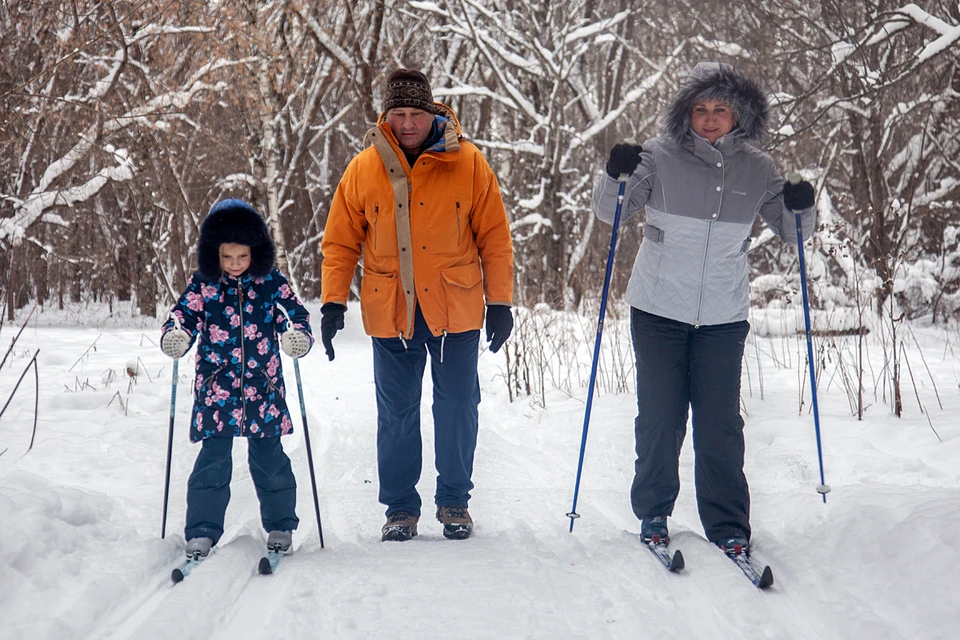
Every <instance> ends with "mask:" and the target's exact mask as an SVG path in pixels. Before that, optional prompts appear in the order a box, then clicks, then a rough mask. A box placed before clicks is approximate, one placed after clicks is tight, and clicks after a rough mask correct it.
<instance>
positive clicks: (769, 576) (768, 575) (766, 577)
mask: <svg viewBox="0 0 960 640" xmlns="http://www.w3.org/2000/svg"><path fill="white" fill-rule="evenodd" d="M770 586H773V570H772V569H770V567H764V568H763V574H762V575H761V576H760V582H758V583H757V588H758V589H766V588H767V587H770Z"/></svg>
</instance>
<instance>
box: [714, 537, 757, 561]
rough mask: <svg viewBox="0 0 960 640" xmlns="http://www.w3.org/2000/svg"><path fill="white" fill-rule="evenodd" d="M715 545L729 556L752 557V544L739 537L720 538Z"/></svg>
mask: <svg viewBox="0 0 960 640" xmlns="http://www.w3.org/2000/svg"><path fill="white" fill-rule="evenodd" d="M714 544H715V545H717V546H718V547H720V550H721V551H723V552H724V553H725V554H727V555H728V556H739V555H740V554H743V555H745V556H748V555H750V542H749V541H748V540H747V539H746V538H742V537H739V536H735V537H731V538H720V539H719V540H717V541H716V542H715V543H714Z"/></svg>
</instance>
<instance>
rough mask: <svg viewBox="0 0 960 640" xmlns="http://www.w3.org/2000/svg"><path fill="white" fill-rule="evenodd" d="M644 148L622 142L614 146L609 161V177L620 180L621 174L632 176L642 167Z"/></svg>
mask: <svg viewBox="0 0 960 640" xmlns="http://www.w3.org/2000/svg"><path fill="white" fill-rule="evenodd" d="M641 151H643V147H641V146H640V145H638V144H627V143H625V142H620V143H617V144H615V145H613V149H610V159H609V160H607V175H609V176H610V177H611V178H613V179H614V180H617V179H619V178H620V175H621V174H624V173H626V174H628V175H629V174H631V173H633V172H634V171H636V170H637V167H638V166H640V152H641Z"/></svg>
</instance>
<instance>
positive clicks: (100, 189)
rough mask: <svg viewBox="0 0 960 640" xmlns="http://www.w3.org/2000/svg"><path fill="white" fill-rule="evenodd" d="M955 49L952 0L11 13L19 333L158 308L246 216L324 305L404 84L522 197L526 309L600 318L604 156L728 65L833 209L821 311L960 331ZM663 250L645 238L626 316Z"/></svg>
mask: <svg viewBox="0 0 960 640" xmlns="http://www.w3.org/2000/svg"><path fill="white" fill-rule="evenodd" d="M958 50H960V3H958V2H956V0H927V1H923V2H916V3H906V2H903V1H902V0H866V1H863V2H847V1H845V0H820V1H815V2H809V1H799V0H743V1H742V2H737V3H728V2H720V1H714V0H671V1H662V0H660V1H657V2H653V1H648V0H571V1H569V2H552V1H551V0H449V1H445V0H435V1H421V0H361V1H359V2H358V1H357V0H320V1H306V0H303V1H300V0H285V1H272V2H264V1H253V0H242V1H240V2H234V3H221V2H211V1H209V0H186V1H184V2H168V1H167V0H116V1H114V2H100V1H93V0H90V1H86V0H47V1H45V2H21V1H18V0H3V1H2V2H0V61H2V62H0V65H2V66H0V100H2V107H0V109H2V111H0V247H2V249H0V273H3V278H2V282H3V285H2V286H3V300H4V302H3V305H4V307H5V311H4V315H5V317H6V318H7V319H12V318H13V314H14V312H15V311H16V310H17V309H22V308H24V307H26V306H27V305H30V304H33V303H39V304H41V305H50V306H55V305H59V306H60V307H61V308H62V307H63V305H64V304H67V303H70V302H77V301H97V302H106V303H109V304H111V305H112V304H113V302H114V301H130V302H131V304H132V306H133V308H134V309H138V310H139V312H140V313H141V314H144V315H147V316H152V315H156V314H157V313H160V312H161V311H162V310H163V309H164V308H166V307H168V306H169V305H170V303H171V302H172V301H173V300H174V298H175V296H176V294H177V293H179V291H181V290H182V288H183V286H184V284H185V282H186V279H187V277H188V276H189V274H190V273H191V271H192V269H193V268H194V266H195V256H194V254H193V248H192V247H193V245H194V243H195V239H196V235H197V230H198V224H199V221H200V220H201V219H202V217H203V216H204V215H205V213H206V212H207V211H208V210H209V207H210V206H211V205H212V204H213V203H214V202H215V201H216V200H218V199H220V198H224V197H240V198H244V199H247V200H248V201H250V202H252V203H253V204H254V206H255V207H256V208H257V209H258V210H259V211H261V212H262V213H263V214H264V215H265V217H266V218H267V219H268V223H269V225H270V228H271V230H272V232H273V233H274V235H275V237H276V238H277V239H278V247H279V261H280V265H281V268H282V269H283V270H284V271H285V272H286V273H288V274H289V276H290V278H291V280H292V282H294V283H295V285H296V287H297V289H298V290H299V291H300V293H301V294H302V295H303V296H304V297H305V298H307V299H314V298H317V297H318V296H319V294H320V288H321V282H320V263H321V260H322V258H321V255H320V251H319V245H320V240H321V238H322V235H323V229H324V224H325V220H326V215H327V211H328V207H329V203H330V198H331V196H332V194H333V192H334V190H335V188H336V186H337V183H338V180H339V178H340V175H341V173H342V171H343V169H344V168H345V167H346V164H347V162H348V161H349V159H350V158H351V157H352V156H353V155H354V154H356V153H357V151H358V150H359V149H360V148H361V144H362V136H363V133H364V132H365V131H366V129H367V128H369V127H370V126H371V125H372V124H373V123H374V122H375V121H376V119H377V116H378V114H379V105H380V101H381V97H382V86H383V84H384V81H385V78H386V77H387V75H388V74H389V73H390V72H391V71H392V70H394V69H395V68H397V67H400V66H403V67H408V68H419V69H422V70H423V71H424V72H425V73H426V74H427V75H428V76H429V77H430V79H431V81H432V83H433V87H434V96H435V98H436V99H437V100H438V101H440V102H444V103H446V104H449V105H450V106H452V107H453V109H454V110H455V111H456V112H457V114H458V115H459V118H460V120H461V122H462V123H463V128H464V134H465V136H466V137H467V138H468V139H470V140H472V141H474V142H476V143H477V144H478V145H479V146H480V147H481V148H482V149H483V151H484V152H485V154H486V155H487V156H488V158H489V159H490V161H491V164H492V165H493V167H494V170H495V171H496V173H497V175H498V178H499V180H500V185H501V188H502V191H503V195H504V199H505V203H506V206H507V210H508V214H509V216H510V219H511V223H512V228H513V234H514V242H515V254H516V261H517V281H516V284H517V287H516V288H517V296H516V301H515V302H516V304H517V305H518V306H520V307H523V308H534V307H538V308H543V307H544V305H545V307H546V308H549V309H553V310H578V309H583V308H584V305H585V304H586V305H591V304H593V305H595V303H596V300H597V298H599V295H600V291H601V288H602V282H603V272H604V266H605V262H606V253H607V250H608V246H609V240H610V228H609V227H608V226H606V225H601V224H597V221H596V220H595V217H594V215H593V212H592V210H591V205H590V192H591V188H592V184H593V182H594V180H595V178H596V176H597V175H598V173H599V171H600V170H601V167H602V166H603V162H604V161H605V159H606V155H607V152H608V150H609V149H610V147H611V146H612V145H613V144H614V143H616V142H618V141H620V140H622V139H623V138H626V137H634V138H636V139H638V140H641V141H642V140H644V139H647V138H649V137H651V136H653V135H655V134H656V133H657V131H658V128H659V123H660V119H659V116H660V114H661V112H662V110H663V109H664V107H665V105H666V104H667V102H668V100H669V99H670V97H671V96H672V95H673V92H674V91H675V90H676V87H677V86H678V84H679V82H680V81H682V79H683V78H684V77H685V75H686V74H687V73H688V72H689V70H690V69H691V68H692V66H693V65H694V64H695V63H696V62H698V61H702V60H721V61H726V62H730V63H732V64H734V65H736V66H737V67H739V68H741V69H743V70H744V71H746V72H747V73H748V74H749V75H751V76H752V77H754V78H757V79H758V80H759V81H760V83H761V84H762V85H763V86H764V87H765V88H766V89H767V90H768V91H769V92H770V95H771V102H772V104H773V107H774V109H773V116H774V126H773V128H772V130H771V131H770V135H769V138H768V142H767V150H768V151H769V152H770V153H771V154H772V155H773V156H774V159H775V161H776V162H777V164H778V166H779V167H780V168H781V170H782V171H783V172H784V173H786V172H787V171H789V170H799V171H800V172H801V173H802V175H804V177H805V178H807V179H809V180H810V181H811V182H813V183H814V184H815V186H816V189H817V197H818V204H819V209H820V224H819V227H818V230H817V232H816V234H815V237H814V238H812V239H811V242H808V248H807V252H808V257H807V262H808V270H809V272H810V279H811V295H812V300H811V304H812V305H813V306H814V308H817V309H828V310H829V309H859V310H860V311H861V312H862V311H863V310H870V311H872V312H873V313H875V314H879V315H881V316H885V317H887V318H888V319H890V321H893V322H895V321H899V320H902V319H915V318H925V319H929V320H931V321H933V322H935V323H937V322H944V321H946V320H949V319H950V318H956V317H957V314H958V313H960V204H958V203H960V70H958V69H960V56H958V55H957V53H958ZM639 240H640V225H639V224H636V223H632V224H631V225H628V226H626V227H625V228H623V229H622V231H621V238H620V247H619V249H618V257H617V265H618V268H617V269H616V270H615V272H614V273H615V277H614V281H613V286H612V291H613V295H614V296H616V295H617V294H618V293H619V292H621V291H622V290H623V288H624V286H625V280H626V277H627V275H628V274H629V265H630V262H631V261H632V259H633V256H634V255H635V253H636V247H637V244H638V242H639ZM772 240H773V236H772V234H770V233H769V232H765V231H764V229H763V228H762V226H759V225H758V227H757V229H756V233H755V238H754V242H753V245H752V247H751V249H750V253H751V268H752V269H753V271H754V272H753V293H752V295H753V297H754V305H755V306H759V307H764V306H767V305H770V304H778V301H782V300H784V299H789V298H790V297H792V296H795V295H796V293H797V290H798V288H799V275H798V268H797V255H796V251H795V250H793V249H789V248H786V247H784V246H783V245H781V243H779V242H773V241H772ZM856 329H857V327H853V328H852V330H856Z"/></svg>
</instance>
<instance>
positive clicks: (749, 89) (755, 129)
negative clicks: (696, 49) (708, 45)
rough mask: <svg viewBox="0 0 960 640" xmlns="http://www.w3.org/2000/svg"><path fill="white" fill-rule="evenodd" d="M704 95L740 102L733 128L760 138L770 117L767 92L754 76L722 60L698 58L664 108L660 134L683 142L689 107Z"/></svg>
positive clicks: (753, 140)
mask: <svg viewBox="0 0 960 640" xmlns="http://www.w3.org/2000/svg"><path fill="white" fill-rule="evenodd" d="M705 97H708V99H713V100H720V101H723V102H727V103H730V102H731V101H732V102H734V103H736V104H737V105H739V107H740V117H739V119H738V122H737V126H735V127H734V129H733V132H734V133H735V134H736V135H741V136H743V137H744V138H746V139H747V140H750V141H752V142H759V143H762V142H763V140H764V138H765V137H766V134H767V125H768V123H769V120H770V107H769V104H768V102H767V95H766V93H764V91H763V90H762V89H761V88H760V86H759V85H757V84H756V83H755V82H754V81H753V80H751V79H750V78H748V77H747V76H745V75H744V74H742V73H741V72H739V71H737V70H736V69H735V68H733V67H732V66H731V65H729V64H726V63H723V62H701V63H699V64H698V65H697V66H696V67H694V68H693V71H691V72H690V75H689V76H688V77H687V79H686V80H685V81H684V83H683V85H681V87H680V90H679V92H677V95H676V97H675V98H674V99H673V102H671V103H670V106H669V107H668V109H667V113H666V116H665V117H664V123H663V129H662V133H663V135H664V136H665V137H667V138H669V139H670V140H672V141H673V142H674V143H676V144H677V145H682V144H683V140H684V138H685V137H686V136H687V132H688V131H689V130H690V109H692V108H693V105H694V104H695V103H696V102H697V100H698V99H703V98H705Z"/></svg>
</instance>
